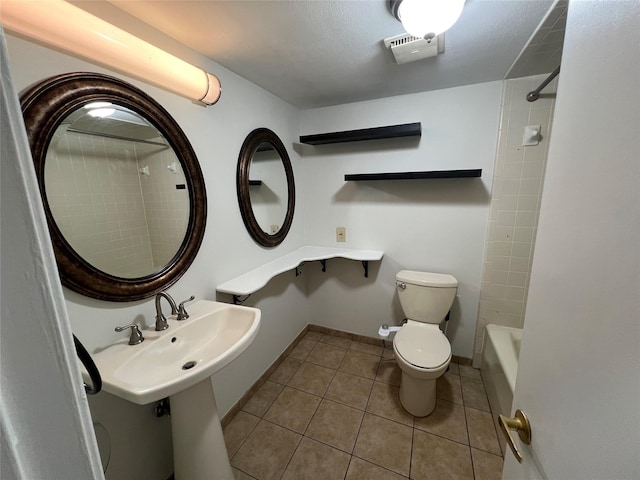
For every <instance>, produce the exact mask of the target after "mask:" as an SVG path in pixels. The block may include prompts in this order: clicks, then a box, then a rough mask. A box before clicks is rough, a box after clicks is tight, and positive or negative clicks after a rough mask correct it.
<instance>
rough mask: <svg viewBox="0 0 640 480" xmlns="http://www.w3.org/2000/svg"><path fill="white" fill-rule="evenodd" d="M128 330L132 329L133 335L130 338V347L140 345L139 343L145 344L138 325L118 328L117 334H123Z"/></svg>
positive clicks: (133, 324) (116, 329)
mask: <svg viewBox="0 0 640 480" xmlns="http://www.w3.org/2000/svg"><path fill="white" fill-rule="evenodd" d="M127 328H131V335H130V336H129V345H138V344H139V343H142V342H144V337H143V336H142V332H141V331H140V329H139V328H138V325H136V324H135V323H132V324H131V325H125V326H124V327H116V328H115V331H116V332H123V331H125V330H126V329H127Z"/></svg>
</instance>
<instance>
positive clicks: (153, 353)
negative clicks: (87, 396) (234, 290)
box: [93, 300, 260, 405]
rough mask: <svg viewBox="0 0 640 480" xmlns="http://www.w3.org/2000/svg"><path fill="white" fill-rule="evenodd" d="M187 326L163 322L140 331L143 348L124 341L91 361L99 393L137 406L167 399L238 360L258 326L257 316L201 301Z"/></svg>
mask: <svg viewBox="0 0 640 480" xmlns="http://www.w3.org/2000/svg"><path fill="white" fill-rule="evenodd" d="M188 311H189V318H188V319H187V320H181V321H177V320H172V319H171V318H169V319H168V323H169V328H168V329H167V330H163V331H161V332H156V331H155V330H153V326H152V327H149V328H147V329H145V330H144V331H143V335H144V337H145V340H144V342H142V343H141V344H138V345H128V343H127V342H128V337H126V338H123V339H122V340H121V341H119V342H118V343H116V344H114V345H111V346H109V347H107V348H105V349H104V350H102V351H100V352H98V353H96V354H95V355H94V357H93V358H94V361H95V363H96V365H97V367H98V370H100V374H101V375H102V384H103V387H102V388H103V389H104V390H105V391H107V392H109V393H111V394H113V395H116V396H118V397H121V398H124V399H125V400H129V401H131V402H133V403H136V404H138V405H145V404H148V403H152V402H155V401H158V400H161V399H163V398H166V397H170V396H172V395H174V394H176V393H178V392H181V391H183V390H185V389H187V388H189V387H192V386H194V385H195V384H197V383H198V382H200V381H201V380H203V379H205V378H208V377H210V376H211V375H213V374H214V373H215V372H217V371H218V370H220V369H221V368H222V367H224V366H225V365H227V364H228V363H229V362H231V361H232V360H233V359H234V358H236V357H237V356H238V355H240V354H241V353H242V352H243V351H244V350H245V349H246V348H247V347H248V346H249V344H250V343H251V342H252V341H253V339H254V338H255V336H256V334H257V333H258V329H259V326H260V310H258V309H257V308H251V307H243V306H239V305H231V304H228V303H221V302H212V301H208V300H201V301H198V302H196V303H194V304H193V305H191V306H190V308H189V309H188Z"/></svg>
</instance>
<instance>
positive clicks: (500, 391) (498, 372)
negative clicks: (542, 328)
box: [480, 324, 522, 416]
mask: <svg viewBox="0 0 640 480" xmlns="http://www.w3.org/2000/svg"><path fill="white" fill-rule="evenodd" d="M521 340H522V329H519V328H510V327H502V326H500V325H493V324H489V325H487V327H486V331H485V338H484V348H483V351H482V367H481V368H480V372H481V374H482V380H483V381H484V385H485V389H486V391H487V396H488V397H489V403H490V404H491V410H492V412H493V413H494V416H497V415H499V414H503V415H506V416H511V403H512V401H513V392H514V390H515V386H516V374H517V373H518V357H519V356H520V342H521Z"/></svg>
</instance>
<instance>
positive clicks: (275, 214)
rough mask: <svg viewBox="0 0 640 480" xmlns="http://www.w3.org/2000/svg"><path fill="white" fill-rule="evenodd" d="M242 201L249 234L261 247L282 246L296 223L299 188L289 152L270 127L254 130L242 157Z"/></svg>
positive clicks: (240, 173) (239, 184) (239, 177)
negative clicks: (294, 218)
mask: <svg viewBox="0 0 640 480" xmlns="http://www.w3.org/2000/svg"><path fill="white" fill-rule="evenodd" d="M237 187H238V202H239V204H240V213H241V214H242V219H243V221H244V224H245V226H246V227H247V230H248V231H249V234H250V235H251V236H252V237H253V239H254V240H255V241H256V242H258V243H259V244H260V245H262V246H265V247H274V246H276V245H279V244H280V243H282V241H283V240H284V239H285V237H286V236H287V233H288V232H289V229H290V228H291V223H292V221H293V211H294V207H295V185H294V180H293V169H292V167H291V161H290V160H289V155H288V154H287V150H286V149H285V148H284V145H283V144H282V141H281V140H280V138H278V136H277V135H276V134H275V133H274V132H272V131H271V130H269V129H267V128H258V129H256V130H254V131H252V132H251V133H250V134H249V135H248V136H247V138H246V139H245V141H244V143H243V144H242V148H241V149H240V156H239V158H238V175H237Z"/></svg>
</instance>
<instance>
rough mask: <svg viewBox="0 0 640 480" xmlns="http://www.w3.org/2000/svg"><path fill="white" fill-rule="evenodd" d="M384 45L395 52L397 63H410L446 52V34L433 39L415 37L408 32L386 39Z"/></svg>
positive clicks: (394, 56)
mask: <svg viewBox="0 0 640 480" xmlns="http://www.w3.org/2000/svg"><path fill="white" fill-rule="evenodd" d="M384 45H385V47H387V48H388V49H389V50H391V53H392V54H393V58H394V60H395V61H396V63H409V62H415V61H416V60H422V59H423V58H429V57H435V56H436V55H438V54H439V53H442V52H444V34H441V35H438V36H437V37H436V38H434V39H433V40H431V41H427V40H425V39H424V38H419V37H414V36H413V35H409V34H408V33H403V34H402V35H396V36H395V37H389V38H385V39H384Z"/></svg>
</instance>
